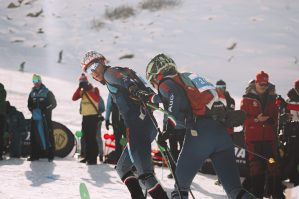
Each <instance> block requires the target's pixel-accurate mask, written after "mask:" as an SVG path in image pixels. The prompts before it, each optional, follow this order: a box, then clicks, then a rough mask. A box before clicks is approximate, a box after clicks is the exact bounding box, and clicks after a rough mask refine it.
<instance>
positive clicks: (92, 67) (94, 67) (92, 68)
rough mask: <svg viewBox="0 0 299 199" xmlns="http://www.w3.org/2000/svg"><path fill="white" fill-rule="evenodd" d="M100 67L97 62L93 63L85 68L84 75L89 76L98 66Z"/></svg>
mask: <svg viewBox="0 0 299 199" xmlns="http://www.w3.org/2000/svg"><path fill="white" fill-rule="evenodd" d="M100 65H101V64H100V63H97V62H94V63H92V64H90V65H89V66H88V67H87V69H86V73H87V74H89V75H91V74H92V72H94V71H95V70H96V68H97V67H98V66H100Z"/></svg>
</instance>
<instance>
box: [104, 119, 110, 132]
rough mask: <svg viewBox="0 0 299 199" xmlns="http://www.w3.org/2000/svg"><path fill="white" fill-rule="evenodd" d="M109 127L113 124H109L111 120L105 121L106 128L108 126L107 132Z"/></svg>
mask: <svg viewBox="0 0 299 199" xmlns="http://www.w3.org/2000/svg"><path fill="white" fill-rule="evenodd" d="M109 125H111V123H110V122H109V120H106V121H105V126H106V129H107V130H109Z"/></svg>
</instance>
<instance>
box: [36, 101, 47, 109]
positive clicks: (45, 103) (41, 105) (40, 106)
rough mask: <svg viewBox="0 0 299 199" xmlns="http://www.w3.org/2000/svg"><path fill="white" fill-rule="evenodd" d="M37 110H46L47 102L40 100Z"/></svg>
mask: <svg viewBox="0 0 299 199" xmlns="http://www.w3.org/2000/svg"><path fill="white" fill-rule="evenodd" d="M38 104H39V108H40V109H42V110H46V109H47V106H48V105H47V102H46V100H45V99H41V100H40V101H39V102H38Z"/></svg>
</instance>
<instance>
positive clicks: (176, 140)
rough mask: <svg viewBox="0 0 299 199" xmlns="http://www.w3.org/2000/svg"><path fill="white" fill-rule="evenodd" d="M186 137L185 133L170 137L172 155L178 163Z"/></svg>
mask: <svg viewBox="0 0 299 199" xmlns="http://www.w3.org/2000/svg"><path fill="white" fill-rule="evenodd" d="M184 137H185V134H184V133H176V134H173V135H171V136H170V137H169V147H170V153H171V155H172V156H173V158H174V160H175V161H177V159H178V157H179V154H180V152H181V150H182V147H183V142H184Z"/></svg>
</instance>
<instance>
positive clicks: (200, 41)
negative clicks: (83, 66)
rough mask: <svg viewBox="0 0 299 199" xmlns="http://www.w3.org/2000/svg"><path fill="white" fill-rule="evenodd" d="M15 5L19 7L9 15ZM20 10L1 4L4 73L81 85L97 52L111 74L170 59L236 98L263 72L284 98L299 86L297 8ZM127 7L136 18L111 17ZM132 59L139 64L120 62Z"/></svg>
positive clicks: (64, 5)
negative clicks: (298, 82)
mask: <svg viewBox="0 0 299 199" xmlns="http://www.w3.org/2000/svg"><path fill="white" fill-rule="evenodd" d="M160 1H163V0H160ZM164 1H165V0H164ZM11 2H13V3H14V4H15V5H16V6H17V7H16V8H7V7H8V5H9V3H11ZM19 2H22V3H21V4H20V3H18V1H12V0H1V2H0V33H1V34H0V43H1V47H0V54H1V57H0V67H2V68H7V69H10V70H18V69H19V67H20V64H21V63H23V62H25V64H24V66H25V71H28V72H31V73H41V74H47V75H49V76H52V77H56V78H59V79H64V80H67V81H76V80H77V78H78V75H79V74H80V72H81V70H80V60H81V59H82V56H83V54H84V53H85V52H86V51H87V50H90V49H93V50H97V51H99V52H101V53H102V54H103V55H105V56H106V57H107V59H109V60H110V64H111V65H112V66H115V65H119V66H129V67H132V68H133V69H135V70H137V71H138V72H139V73H140V74H141V75H144V72H145V66H146V64H147V63H148V62H149V60H150V58H152V57H153V56H155V55H156V54H157V53H161V52H163V53H166V54H168V55H170V56H172V57H173V58H174V60H175V61H176V63H177V65H178V67H179V69H180V70H188V71H194V72H197V73H199V74H202V75H203V76H206V77H208V78H209V79H210V80H211V81H212V82H215V81H217V80H218V79H224V80H225V81H226V82H227V84H228V88H229V90H230V91H231V93H232V95H233V96H237V97H240V96H242V94H243V92H244V88H245V87H246V84H247V82H248V81H249V80H250V79H253V78H254V77H255V74H256V72H257V71H259V70H265V71H266V72H268V73H269V75H270V80H271V82H273V83H274V84H276V87H277V91H278V93H280V94H282V95H285V94H286V93H287V90H288V89H289V88H290V87H291V86H292V82H293V81H294V80H295V79H296V78H298V74H299V65H298V64H299V61H298V60H299V54H298V52H299V49H298V48H299V41H298V37H299V31H298V30H299V1H296V0H288V1H280V0H271V1H268V0H266V1H265V0H252V1H239V0H228V1H221V2H219V1H217V0H177V1H176V2H178V3H177V4H176V5H175V6H168V7H167V6H166V7H163V8H161V9H157V10H154V11H152V10H148V9H145V8H142V5H144V3H143V1H141V0H112V1H96V0H90V1H85V0H77V1H72V0H64V1H55V0H20V1H19ZM124 6H126V7H129V8H131V10H132V12H133V13H134V15H132V16H131V17H128V18H120V19H114V18H113V17H110V18H108V17H107V14H105V13H111V12H110V11H111V10H112V11H113V10H114V9H116V8H120V7H124ZM28 15H29V16H28ZM30 16H37V17H30ZM61 50H63V59H62V63H57V60H58V54H59V52H60V51H61ZM129 54H132V55H134V57H133V58H132V59H119V58H120V57H122V56H124V55H129Z"/></svg>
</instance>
